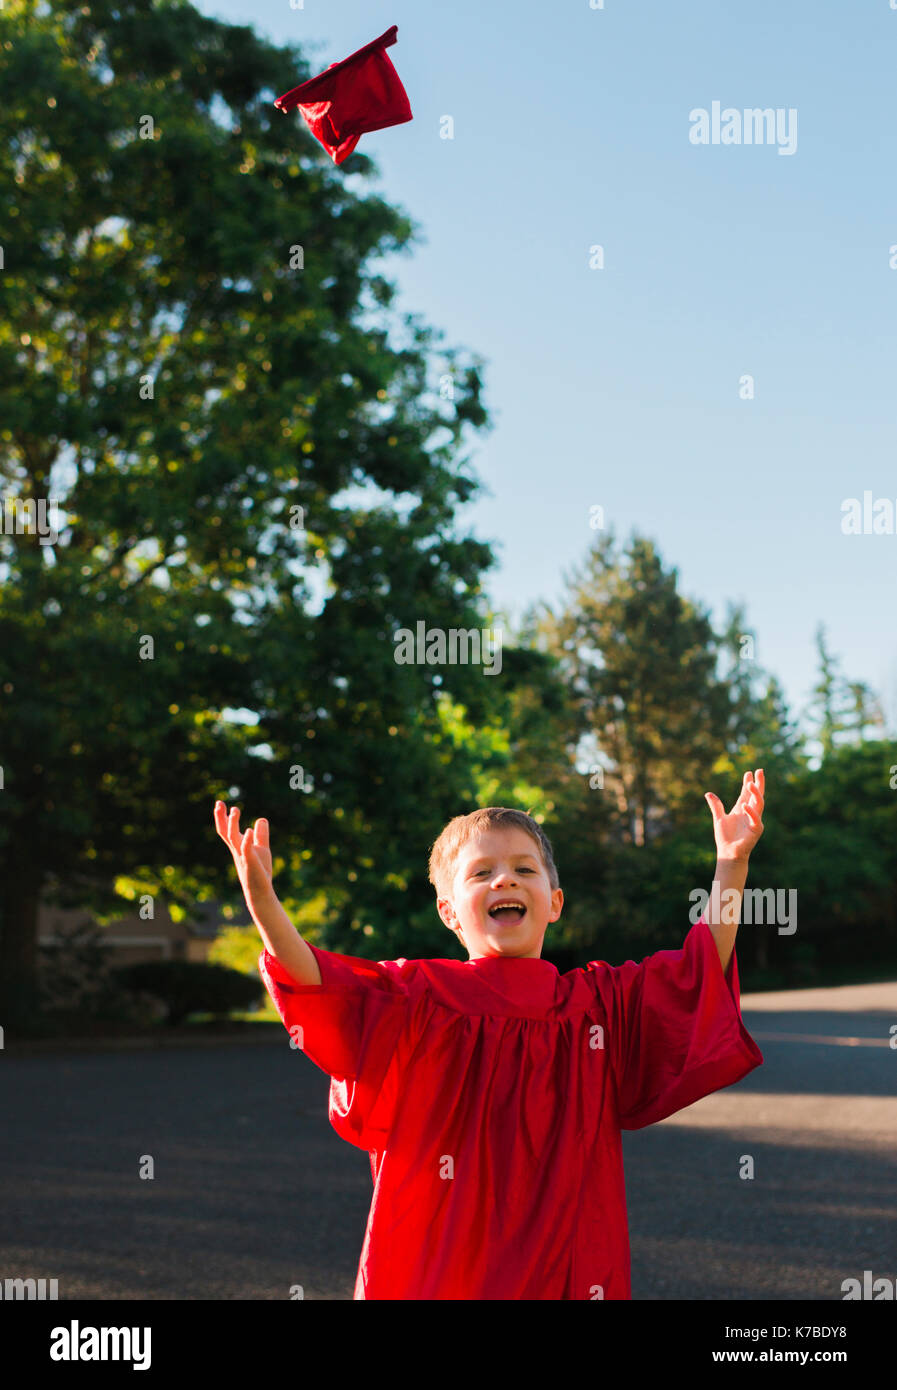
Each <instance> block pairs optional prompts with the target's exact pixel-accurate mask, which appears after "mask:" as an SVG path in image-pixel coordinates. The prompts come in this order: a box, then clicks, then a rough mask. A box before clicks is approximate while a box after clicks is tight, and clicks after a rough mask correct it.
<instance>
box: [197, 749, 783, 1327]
mask: <svg viewBox="0 0 897 1390" xmlns="http://www.w3.org/2000/svg"><path fill="white" fill-rule="evenodd" d="M763 793H764V776H763V771H762V769H761V770H759V771H758V774H757V777H756V779H755V778H754V777H753V774H752V773H750V772H748V773H745V776H744V781H743V783H742V788H741V793H740V795H739V797H738V800H737V801H736V803H735V806H734V807H733V809H732V811H731V812H730V813H729V815H726V814H725V811H724V808H723V805H722V803H721V802H720V800H719V798H718V797H716V796H713V795H712V793H709V792H708V793H707V794H706V799H707V801H708V804H709V805H710V809H711V813H712V815H713V824H714V837H715V839H716V846H717V856H718V857H717V868H716V876H715V878H716V880H717V881H718V882H719V888H720V899H721V900H724V901H725V902H726V904H727V906H726V908H725V909H724V911H723V913H722V914H719V912H718V909H717V907H716V899H715V898H713V897H711V899H710V900H709V902H708V908H707V911H706V913H705V915H704V916H702V918H701V919H700V920H699V921H698V922H696V923H695V925H694V926H693V927H692V928H691V930H690V931H689V933H688V935H687V937H686V939H685V943H684V945H683V946H682V949H681V950H678V951H658V952H656V953H655V954H654V955H652V956H648V957H647V958H646V959H645V960H643V961H642V962H641V964H636V963H635V962H634V961H627V962H626V963H625V964H624V965H620V966H610V965H607V964H606V963H605V962H604V961H590V962H589V963H588V965H586V966H585V967H581V968H579V969H576V970H570V971H568V972H567V973H566V974H564V975H561V974H560V973H559V972H558V971H557V969H556V968H555V967H554V966H553V965H551V964H550V962H548V961H544V960H542V959H541V951H542V942H543V938H544V935H545V929H546V926H547V924H548V923H549V922H554V921H557V919H558V917H559V916H560V913H561V907H562V905H563V893H562V891H561V889H560V887H559V885H558V876H557V869H556V868H555V864H554V858H553V855H552V850H551V845H550V844H549V842H548V840H547V838H546V836H545V835H544V833H543V831H542V830H541V828H540V827H539V826H538V825H537V823H536V822H535V821H534V820H531V819H530V817H529V816H527V815H524V813H523V812H521V811H511V810H507V809H505V808H502V807H489V808H486V809H483V810H479V811H474V812H472V813H471V814H470V815H467V816H457V817H455V819H454V820H452V821H450V822H449V824H448V825H447V826H446V827H445V829H444V830H443V831H442V834H441V835H440V836H439V838H438V839H437V841H436V842H435V844H434V846H433V850H432V853H431V856H430V881H431V882H432V883H433V884H434V887H435V888H436V893H437V900H438V901H437V907H438V911H439V914H440V916H441V918H442V920H443V922H445V924H446V926H447V927H448V928H449V929H450V930H451V931H453V932H455V933H456V935H457V936H458V939H459V941H460V942H461V943H462V945H463V946H464V948H465V949H466V951H467V953H468V956H469V959H468V960H466V961H456V960H406V959H404V958H400V959H399V960H394V961H370V960H362V959H360V958H358V957H354V956H347V955H339V954H336V953H334V952H330V951H325V950H322V949H321V948H320V947H317V946H310V945H309V944H308V943H307V942H305V941H303V940H302V938H301V937H300V936H299V935H298V933H297V932H296V930H295V928H294V927H293V925H292V923H291V922H290V920H289V918H288V917H287V915H286V913H285V912H284V911H283V908H282V907H281V906H280V903H279V902H278V900H277V897H276V895H275V893H274V890H273V888H272V885H271V852H270V849H269V845H268V826H267V822H266V821H264V820H259V821H257V822H256V825H255V829H254V831H253V830H247V831H246V832H245V833H244V834H242V835H241V833H240V828H239V811H238V810H237V809H236V808H234V809H232V810H231V812H230V814H229V816H228V814H227V811H226V808H225V806H224V804H223V802H220V801H219V802H216V804H215V824H216V828H217V830H218V833H219V834H220V835H221V836H222V838H223V839H225V840H226V841H227V843H228V845H229V846H230V849H231V851H232V853H233V856H234V862H235V863H236V866H237V872H238V875H239V878H240V883H241V886H242V888H243V892H244V894H245V897H246V902H247V904H248V906H249V910H250V912H251V914H252V918H253V921H254V922H255V924H256V926H257V927H258V930H259V933H260V934H261V937H262V940H263V941H264V943H265V950H264V951H263V953H262V955H261V956H260V957H259V970H260V972H261V975H262V978H263V980H264V982H265V985H266V987H267V989H268V991H269V993H270V995H271V997H272V999H273V1000H274V1003H275V1005H276V1006H277V1009H278V1012H279V1013H280V1016H281V1018H282V1019H283V1022H284V1024H285V1026H286V1027H287V1028H288V1029H289V1030H290V1032H291V1036H295V1037H297V1038H298V1042H299V1045H300V1046H301V1047H302V1048H303V1050H304V1051H305V1052H306V1053H307V1054H308V1056H309V1057H310V1058H311V1059H312V1061H313V1062H314V1063H315V1064H316V1065H317V1066H318V1067H320V1068H321V1069H322V1070H323V1071H325V1072H326V1073H327V1074H328V1075H329V1076H330V1077H331V1087H330V1121H331V1124H332V1125H333V1127H334V1129H335V1130H336V1131H337V1133H338V1134H340V1135H341V1136H342V1137H343V1138H344V1139H347V1140H348V1141H349V1142H350V1143H352V1144H356V1145H358V1147H359V1148H362V1149H366V1150H367V1151H368V1152H369V1154H370V1160H371V1175H372V1178H373V1184H374V1193H373V1200H372V1203H371V1210H370V1215H369V1217H368V1224H367V1230H366V1232H365V1237H364V1246H363V1249H362V1252H361V1261H360V1264H359V1268H358V1277H357V1279H356V1284H355V1298H356V1299H370V1298H374V1299H515V1300H516V1299H598V1298H612V1299H628V1298H629V1297H630V1283H629V1236H628V1229H627V1221H626V1197H625V1191H624V1185H623V1164H622V1149H621V1143H620V1130H621V1129H641V1128H642V1127H643V1126H644V1125H649V1124H653V1123H654V1122H655V1121H657V1120H662V1119H664V1118H665V1117H666V1116H667V1115H671V1114H673V1113H674V1112H675V1111H677V1110H680V1109H682V1107H683V1106H686V1105H691V1104H692V1102H693V1101H696V1100H698V1099H699V1098H700V1097H701V1096H705V1095H708V1094H709V1093H710V1092H712V1091H716V1090H719V1089H720V1088H721V1087H723V1086H731V1085H732V1084H733V1082H735V1081H739V1080H740V1079H741V1078H742V1077H743V1076H745V1075H746V1074H747V1073H748V1072H749V1071H752V1070H753V1068H754V1067H756V1066H759V1065H760V1064H761V1063H762V1061H763V1057H762V1055H761V1054H760V1052H759V1050H758V1048H757V1047H756V1046H755V1044H754V1042H753V1040H752V1039H751V1038H750V1036H749V1034H748V1033H747V1031H746V1029H745V1027H744V1024H743V1023H742V1020H741V1012H740V1008H739V985H738V967H737V963H736V960H735V952H734V942H735V934H736V931H737V924H738V921H739V917H740V902H741V897H740V895H741V892H742V890H743V888H744V884H745V879H746V877H747V863H748V857H749V855H750V852H751V850H752V849H753V847H754V845H755V844H756V843H757V841H758V840H759V838H760V835H761V834H762V832H763V822H762V819H761V817H762V811H763ZM726 890H729V891H730V892H731V893H732V896H731V897H726V898H725V899H723V894H724V893H726ZM736 907H737V909H738V910H736ZM718 915H721V916H722V917H724V918H726V919H727V920H726V921H725V922H723V921H720V922H719V923H717V922H715V921H714V920H713V919H714V918H715V917H716V916H718ZM733 919H734V920H733Z"/></svg>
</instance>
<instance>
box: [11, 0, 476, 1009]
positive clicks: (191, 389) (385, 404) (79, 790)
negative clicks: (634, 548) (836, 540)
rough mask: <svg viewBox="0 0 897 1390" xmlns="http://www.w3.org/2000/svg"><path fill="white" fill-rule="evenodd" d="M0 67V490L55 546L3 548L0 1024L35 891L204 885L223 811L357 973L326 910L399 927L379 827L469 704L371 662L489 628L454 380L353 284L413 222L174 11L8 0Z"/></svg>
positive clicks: (208, 893) (241, 46)
mask: <svg viewBox="0 0 897 1390" xmlns="http://www.w3.org/2000/svg"><path fill="white" fill-rule="evenodd" d="M0 71H2V75H3V87H4V101H3V104H2V110H0V159H2V161H3V178H2V180H0V225H2V226H3V227H4V229H5V234H4V238H3V248H2V249H3V255H4V270H3V274H2V276H0V297H2V308H3V313H2V316H0V401H2V411H0V420H2V426H3V427H2V430H0V477H2V482H3V491H4V495H5V497H6V498H12V499H18V500H19V501H21V502H24V501H25V500H26V499H31V500H32V501H34V502H38V501H40V500H41V499H44V500H47V499H52V498H58V499H59V508H58V511H57V513H56V515H57V517H58V531H59V536H58V540H57V542H56V543H55V544H50V545H43V544H41V539H42V538H41V536H39V535H38V534H37V531H36V528H35V527H34V526H32V527H31V528H30V531H29V532H28V533H26V534H21V535H10V534H3V535H0V566H2V570H0V575H2V580H3V587H2V594H0V766H2V770H3V775H4V783H3V790H2V792H0V844H2V850H3V858H4V863H5V865H6V869H5V872H4V875H3V890H2V905H0V911H2V931H0V989H2V991H3V993H2V997H0V1008H2V1011H3V1012H2V1017H3V1019H4V1022H6V1023H9V1022H10V1021H11V1019H12V1018H13V1017H16V1018H19V1019H26V1018H27V1017H28V1015H29V1012H30V1011H31V1009H32V1008H33V1007H34V1004H35V1001H36V991H35V980H36V970H35V963H36V951H35V942H36V914H37V909H38V904H39V902H40V900H41V898H42V897H47V898H52V899H54V900H55V901H57V902H60V903H62V904H65V905H72V906H74V905H83V906H89V907H90V908H92V909H93V910H95V911H96V912H97V913H98V914H103V913H105V914H106V915H107V916H109V915H120V914H121V912H122V910H123V908H124V906H125V902H124V899H125V898H131V899H132V900H133V899H134V898H135V897H136V895H137V894H138V893H140V892H148V893H150V894H151V895H155V896H158V895H160V894H164V895H166V897H167V898H168V899H169V901H170V903H171V904H172V906H173V910H174V909H175V908H177V910H178V911H181V912H184V911H187V910H188V909H189V906H190V904H191V903H192V902H193V901H195V900H196V899H203V898H210V897H212V896H221V895H222V894H223V893H225V892H227V893H233V892H234V890H235V886H236V885H235V879H234V876H233V874H232V871H231V868H230V865H229V863H228V858H227V856H226V854H225V853H223V852H222V847H221V844H220V842H219V841H218V840H217V839H216V837H215V834H214V830H213V828H212V825H211V810H212V799H213V798H214V797H215V796H219V795H220V796H224V797H226V798H228V799H230V800H232V801H239V802H240V803H241V805H242V806H243V808H244V811H245V814H244V824H245V823H246V820H247V819H254V818H255V816H257V815H268V816H269V817H270V818H271V821H272V841H273V844H274V847H275V854H276V856H278V857H279V863H280V867H281V870H282V871H284V872H283V873H282V877H281V880H280V883H279V886H280V887H281V888H282V890H283V891H284V893H285V896H287V897H289V895H290V893H291V892H292V893H294V894H295V895H297V896H298V897H300V898H301V899H302V900H311V899H313V898H314V897H315V895H316V894H317V893H319V892H320V891H321V889H322V887H326V888H327V890H328V893H327V903H328V909H327V912H328V915H327V919H326V920H327V921H333V920H338V921H339V922H340V923H341V924H342V926H343V928H344V929H345V931H346V932H354V933H355V934H356V936H355V939H356V940H357V941H359V943H360V945H361V948H362V950H364V949H365V948H367V949H371V950H373V949H375V947H376V941H375V940H370V941H368V940H367V939H366V936H373V935H374V933H375V930H376V929H375V928H374V927H372V929H371V932H370V933H366V928H367V927H369V926H371V925H372V924H371V921H370V919H369V918H368V917H366V916H365V915H364V913H360V912H359V911H358V909H357V904H356V902H355V899H356V898H357V897H358V896H359V894H362V892H363V891H364V892H367V893H369V894H370V895H371V896H372V898H374V899H376V901H375V906H376V908H377V910H378V911H379V913H380V919H379V920H383V919H384V918H385V917H387V916H388V915H389V913H390V912H393V914H394V911H395V908H396V906H397V904H401V903H403V902H404V898H403V888H402V885H403V882H404V881H405V879H406V878H407V876H408V874H409V873H411V872H412V866H413V865H415V864H416V863H417V861H418V853H419V849H420V847H419V846H418V845H417V844H412V843H411V841H410V839H409V835H408V830H409V827H415V828H416V827H417V826H418V825H419V820H420V808H421V806H426V807H427V808H428V811H429V813H430V815H431V816H433V817H435V816H437V815H438V814H439V813H440V811H441V810H442V809H444V808H445V807H447V806H450V805H451V804H453V802H454V799H455V796H456V794H457V791H458V789H459V787H460V786H462V785H464V783H465V777H466V771H465V755H464V753H463V750H462V751H460V752H459V753H458V756H457V758H455V759H454V760H453V761H451V762H448V763H446V762H445V761H443V759H442V757H441V751H442V750H441V745H440V744H439V742H438V740H439V738H440V737H441V736H442V732H443V730H442V723H441V716H440V709H439V701H440V699H441V698H442V697H443V696H444V694H448V695H449V696H450V698H451V699H453V700H457V701H460V702H462V703H463V704H464V706H465V708H466V709H467V710H468V711H469V712H470V715H471V718H473V719H474V720H476V719H478V718H479V717H480V716H481V715H485V714H486V713H487V712H488V710H489V709H490V708H491V704H492V701H493V699H494V695H493V684H492V683H491V682H490V680H489V679H488V678H486V679H484V676H483V672H482V670H481V669H476V668H474V667H464V666H456V667H448V668H445V669H442V670H440V669H437V668H434V667H433V666H428V665H414V666H400V665H398V664H397V663H396V661H395V659H394V652H395V644H394V635H395V632H396V630H397V629H398V628H400V627H412V628H413V627H414V624H415V621H416V620H418V619H420V618H424V619H425V620H426V622H427V623H428V624H429V625H431V626H439V627H443V628H447V627H450V626H458V627H472V626H478V625H479V623H480V622H481V620H482V617H483V597H482V589H481V575H482V572H483V571H484V570H485V569H486V568H487V567H488V565H489V564H490V563H491V556H490V553H489V550H488V548H487V546H486V545H484V544H483V543H481V542H478V541H476V540H474V539H473V538H471V537H468V536H463V535H458V534H457V533H456V530H455V524H454V516H455V510H456V508H457V506H458V505H459V504H461V503H464V502H467V501H469V500H470V498H471V497H472V496H473V495H474V493H475V491H476V482H475V480H474V478H473V476H472V474H471V472H470V469H469V456H468V455H467V453H466V452H465V450H466V444H465V441H466V439H467V429H468V427H471V428H473V429H478V428H482V427H484V426H485V425H486V424H487V416H486V411H485V408H484V406H483V404H482V401H481V393H482V386H481V366H480V363H479V362H478V361H477V359H476V358H474V357H472V356H471V355H470V354H467V353H464V352H462V351H460V350H457V349H446V348H444V347H443V346H442V343H441V335H439V334H437V333H436V331H435V330H433V329H431V328H428V327H426V326H425V325H423V324H422V323H421V322H420V321H419V319H418V318H417V317H415V316H410V315H409V316H406V317H405V318H404V319H403V320H402V321H401V323H398V322H396V320H395V316H394V314H393V313H391V312H390V306H391V303H392V300H393V296H394V287H393V286H392V285H391V284H390V283H389V282H387V281H385V280H384V279H383V277H382V276H381V275H379V274H378V273H377V272H376V268H375V267H376V261H377V259H378V258H380V257H381V256H383V255H384V254H386V253H388V252H394V251H397V250H408V249H410V246H411V244H412V243H413V240H414V229H413V227H412V224H411V223H410V220H409V219H408V217H407V216H406V215H405V214H404V213H403V212H401V211H400V210H397V209H395V208H393V207H391V206H389V205H388V204H387V203H386V202H385V201H383V200H382V199H381V198H379V197H377V196H374V195H372V194H370V193H369V192H366V191H362V190H363V188H364V184H365V182H366V180H367V179H368V178H369V176H370V175H371V174H372V173H374V172H375V170H374V166H373V165H372V164H371V161H370V160H369V159H368V158H367V157H365V156H363V155H361V154H358V153H356V154H353V155H352V156H351V157H350V159H349V160H347V161H346V162H345V163H344V164H343V165H342V166H340V168H339V169H335V168H334V166H333V165H332V163H331V161H330V160H329V158H328V156H327V155H326V153H325V152H324V151H323V150H322V148H321V147H320V145H318V143H317V142H316V141H315V140H314V139H313V138H312V137H311V135H310V134H309V133H308V132H307V131H306V130H305V128H304V126H303V125H302V123H301V122H300V121H299V120H298V119H286V118H284V116H283V115H282V114H281V113H280V112H279V111H277V110H276V109H275V108H274V107H273V104H272V103H273V98H274V97H275V96H276V95H278V94H279V93H280V92H282V91H284V90H286V89H287V88H288V87H291V86H293V85H295V84H296V83H297V82H298V81H300V80H302V79H303V77H305V76H307V75H309V72H308V68H307V66H306V64H305V62H304V60H303V58H302V56H301V54H300V53H299V51H298V50H296V49H294V48H291V47H290V48H278V47H275V46H273V45H271V44H270V43H268V42H265V41H263V40H262V39H260V38H259V37H257V36H256V34H255V33H254V32H253V30H252V29H251V28H247V27H244V26H231V25H227V24H225V23H223V22H220V21H218V20H212V19H206V18H204V17H203V16H202V15H200V14H199V13H198V12H197V11H196V10H195V9H193V8H192V7H191V6H190V5H189V4H183V3H177V2H175V3H152V4H151V3H147V0H120V2H119V0H116V3H115V4H114V5H113V4H110V3H109V0H97V3H92V4H91V6H89V7H86V6H81V5H80V4H76V3H73V2H72V0H55V2H54V3H53V4H52V6H51V7H50V8H49V9H48V10H44V11H42V12H41V13H40V14H39V15H38V14H36V12H35V10H34V7H33V6H32V5H26V4H24V3H22V0H8V2H7V4H6V6H5V7H4V9H3V11H2V12H0ZM52 515H53V511H52V509H51V516H52ZM384 809H385V814H384ZM300 870H301V874H300ZM323 925H326V923H322V926H323Z"/></svg>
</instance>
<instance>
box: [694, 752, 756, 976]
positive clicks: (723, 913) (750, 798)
mask: <svg viewBox="0 0 897 1390" xmlns="http://www.w3.org/2000/svg"><path fill="white" fill-rule="evenodd" d="M765 789H766V778H765V777H764V774H763V769H762V767H761V768H759V769H758V770H757V774H756V777H755V776H754V774H753V773H752V772H746V773H745V774H744V778H743V780H742V783H741V793H740V795H739V797H738V800H737V801H736V803H735V805H734V806H733V807H732V810H731V811H730V812H729V814H728V815H726V812H725V807H724V806H723V803H722V802H721V801H720V799H719V797H718V796H714V794H713V792H705V794H704V795H705V799H706V801H707V804H708V805H709V807H710V811H711V814H712V815H713V835H714V839H715V840H716V871H715V873H714V875H713V887H712V889H711V893H710V900H709V902H708V904H707V908H706V912H705V919H706V922H707V925H708V926H709V928H710V930H711V932H712V933H713V938H714V940H715V941H716V949H717V951H718V952H719V959H720V964H721V965H722V967H723V970H727V969H728V967H729V961H730V960H731V959H732V952H733V950H734V949H735V937H736V935H737V934H738V924H739V922H740V921H741V895H742V893H743V891H744V885H745V882H746V880H747V871H748V860H749V859H750V856H751V850H752V849H753V848H754V846H755V845H756V843H757V841H758V840H759V839H760V836H761V835H762V834H763V796H764V792H765Z"/></svg>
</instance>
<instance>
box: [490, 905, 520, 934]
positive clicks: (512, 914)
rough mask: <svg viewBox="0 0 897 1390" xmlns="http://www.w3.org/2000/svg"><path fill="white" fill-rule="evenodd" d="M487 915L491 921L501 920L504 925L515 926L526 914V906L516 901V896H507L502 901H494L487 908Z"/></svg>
mask: <svg viewBox="0 0 897 1390" xmlns="http://www.w3.org/2000/svg"><path fill="white" fill-rule="evenodd" d="M489 916H490V917H491V918H492V920H493V922H501V923H502V925H503V926H506V927H516V926H517V924H518V923H519V922H522V921H523V919H524V917H525V916H526V906H525V904H524V903H521V902H518V901H517V899H516V898H508V899H507V900H506V901H504V902H500V903H495V905H494V906H493V907H490V909H489Z"/></svg>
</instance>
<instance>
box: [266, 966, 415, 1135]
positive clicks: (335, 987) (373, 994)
mask: <svg viewBox="0 0 897 1390" xmlns="http://www.w3.org/2000/svg"><path fill="white" fill-rule="evenodd" d="M310 944H311V943H309V945H310ZM311 950H312V951H314V953H315V957H316V959H317V962H318V967H319V969H320V971H321V983H320V984H319V985H300V984H297V983H296V981H295V980H293V978H292V976H290V975H289V974H287V972H286V971H285V970H284V968H283V966H282V965H281V964H280V962H279V961H278V960H277V958H276V956H273V955H271V953H270V952H269V951H263V952H262V954H261V955H260V956H259V962H258V965H259V974H260V975H261V977H262V980H263V982H264V984H265V988H266V989H267V990H268V993H269V994H270V996H271V998H272V1000H273V1002H274V1006H275V1008H276V1009H277V1012H278V1013H279V1014H280V1017H281V1019H282V1020H283V1024H284V1027H285V1028H287V1029H288V1031H289V1032H290V1036H291V1037H293V1038H295V1040H296V1042H297V1044H298V1046H299V1047H300V1048H301V1050H302V1051H303V1052H304V1053H305V1054H306V1055H307V1056H308V1057H310V1058H311V1060H312V1061H313V1062H314V1063H315V1065H316V1066H317V1067H320V1069H321V1070H322V1071H324V1072H326V1073H327V1074H328V1075H329V1076H330V1077H331V1078H332V1079H331V1085H330V1122H331V1124H332V1125H333V1127H334V1129H335V1130H336V1131H337V1133H338V1134H340V1135H341V1136H342V1137H343V1138H344V1139H347V1140H348V1141H349V1143H351V1144H356V1145H357V1146H358V1147H359V1148H362V1149H367V1150H371V1149H376V1148H380V1147H382V1145H383V1144H384V1143H385V1140H386V1137H387V1135H388V1132H389V1127H390V1124H391V1120H392V1115H393V1112H394V1108H395V1100H396V1096H397V1084H396V1082H397V1078H396V1067H397V1061H398V1056H399V1040H400V1038H401V1036H402V1033H403V1030H404V1028H405V1026H406V1023H407V1021H408V1017H409V1012H410V1010H409V991H408V988H407V984H406V983H405V981H404V980H403V979H402V972H401V970H400V969H398V968H397V964H396V963H395V962H382V961H371V960H363V959H362V958H361V957H358V956H344V955H339V954H337V953H336V952H333V951H324V950H322V949H321V948H320V947H318V946H311Z"/></svg>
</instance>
